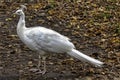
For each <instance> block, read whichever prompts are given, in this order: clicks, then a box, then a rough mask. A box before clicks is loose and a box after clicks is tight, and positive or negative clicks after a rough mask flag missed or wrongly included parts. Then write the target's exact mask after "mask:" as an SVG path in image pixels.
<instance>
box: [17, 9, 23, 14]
mask: <svg viewBox="0 0 120 80" xmlns="http://www.w3.org/2000/svg"><path fill="white" fill-rule="evenodd" d="M15 14H17V15H23V14H24V12H23V11H22V9H19V10H17V11H16V12H15Z"/></svg>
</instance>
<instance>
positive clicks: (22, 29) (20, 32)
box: [17, 14, 27, 38]
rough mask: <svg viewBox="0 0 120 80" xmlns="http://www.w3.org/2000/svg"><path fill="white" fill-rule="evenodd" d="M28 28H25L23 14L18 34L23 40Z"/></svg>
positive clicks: (18, 25) (18, 26)
mask: <svg viewBox="0 0 120 80" xmlns="http://www.w3.org/2000/svg"><path fill="white" fill-rule="evenodd" d="M26 29H27V28H26V27H25V15H24V14H22V15H21V16H20V19H19V22H18V24H17V34H18V36H19V37H20V38H22V37H23V36H24V31H25V30H26Z"/></svg>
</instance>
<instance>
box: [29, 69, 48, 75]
mask: <svg viewBox="0 0 120 80" xmlns="http://www.w3.org/2000/svg"><path fill="white" fill-rule="evenodd" d="M29 71H31V72H34V73H36V74H42V75H44V74H45V73H46V70H43V71H42V70H40V69H35V68H32V69H30V70H29Z"/></svg>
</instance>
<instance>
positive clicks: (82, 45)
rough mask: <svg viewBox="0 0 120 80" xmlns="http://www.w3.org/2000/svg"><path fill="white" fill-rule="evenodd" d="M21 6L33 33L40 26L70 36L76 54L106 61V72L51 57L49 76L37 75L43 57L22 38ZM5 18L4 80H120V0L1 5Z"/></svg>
mask: <svg viewBox="0 0 120 80" xmlns="http://www.w3.org/2000/svg"><path fill="white" fill-rule="evenodd" d="M50 1H51V2H50ZM20 4H25V5H26V6H27V10H25V15H26V26H27V27H32V26H33V27H34V26H38V25H40V26H44V27H47V28H50V29H53V30H55V31H57V32H59V33H61V34H63V35H65V36H68V37H69V38H70V39H71V41H72V42H73V43H74V44H75V46H76V49H78V50H79V51H81V52H83V53H84V54H86V55H89V56H91V57H93V58H96V59H98V60H100V61H103V62H104V63H105V64H104V65H103V67H95V66H93V65H91V64H89V63H85V62H81V61H79V60H77V59H74V58H73V57H70V56H69V55H67V54H66V53H63V54H55V53H54V54H52V53H51V54H50V55H47V60H46V61H47V73H46V74H45V75H41V74H36V73H35V72H31V71H30V69H33V68H37V62H38V54H37V53H36V52H33V51H31V50H30V49H28V48H27V47H26V46H25V45H24V44H23V43H22V42H21V40H20V39H19V37H18V36H17V33H16V25H17V23H18V20H19V16H17V15H14V14H13V13H14V12H15V11H16V10H17V9H19V7H20V6H19V5H20ZM0 15H1V16H0V30H1V31H0V37H1V39H0V80H18V79H19V80H120V36H119V35H120V22H119V21H120V1H119V0H106V1H102V0H101V1H99V0H96V1H94V0H90V1H84V0H83V1H82V0H76V1H72V0H66V1H60V2H59V1H54V0H48V1H41V2H37V3H30V2H29V3H23V2H22V3H21V2H1V4H0Z"/></svg>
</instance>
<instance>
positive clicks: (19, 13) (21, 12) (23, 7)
mask: <svg viewBox="0 0 120 80" xmlns="http://www.w3.org/2000/svg"><path fill="white" fill-rule="evenodd" d="M20 6H21V8H20V9H18V10H17V11H16V12H15V14H17V15H23V14H24V12H23V10H24V9H27V7H26V6H25V5H20Z"/></svg>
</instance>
